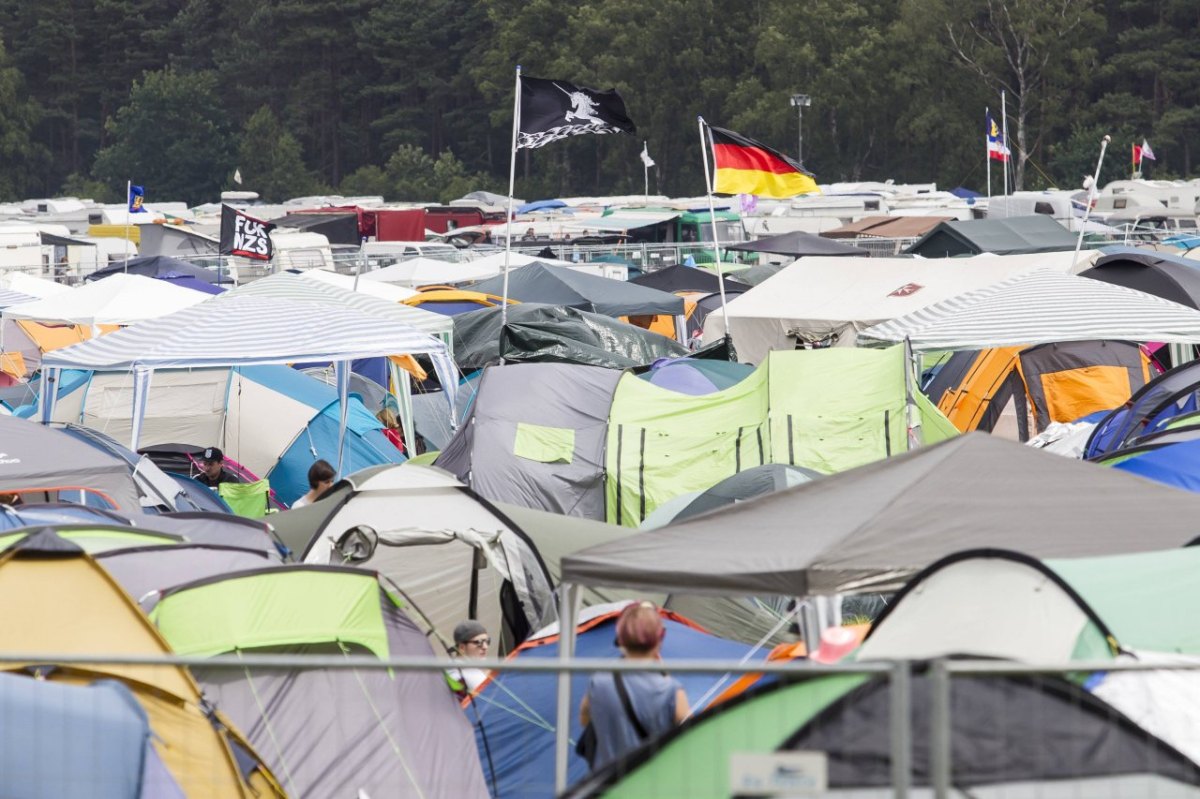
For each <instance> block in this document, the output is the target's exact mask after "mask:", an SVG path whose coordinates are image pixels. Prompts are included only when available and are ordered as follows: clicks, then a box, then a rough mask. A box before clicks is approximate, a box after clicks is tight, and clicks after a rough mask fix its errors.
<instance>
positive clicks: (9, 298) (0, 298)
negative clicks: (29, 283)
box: [0, 288, 37, 308]
mask: <svg viewBox="0 0 1200 799" xmlns="http://www.w3.org/2000/svg"><path fill="white" fill-rule="evenodd" d="M36 299H37V297H31V296H30V295H28V294H22V293H21V292H19V291H13V290H12V289H5V288H0V308H8V307H9V306H11V305H21V304H22V303H26V302H33V301H34V300H36Z"/></svg>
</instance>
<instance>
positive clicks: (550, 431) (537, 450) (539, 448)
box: [513, 422, 575, 463]
mask: <svg viewBox="0 0 1200 799" xmlns="http://www.w3.org/2000/svg"><path fill="white" fill-rule="evenodd" d="M513 454H514V455H516V456H517V457H518V458H525V459H526V460H531V461H537V462H538V463H570V462H571V461H573V460H574V459H575V431H574V430H572V429H570V428H568V427H543V426H542V425H538V424H529V423H528V422H518V423H517V435H516V439H515V440H514V441H513Z"/></svg>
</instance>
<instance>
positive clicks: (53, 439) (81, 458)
mask: <svg viewBox="0 0 1200 799" xmlns="http://www.w3.org/2000/svg"><path fill="white" fill-rule="evenodd" d="M67 491H71V492H74V493H73V494H72V496H75V495H77V494H78V493H79V492H80V491H83V492H85V493H89V494H93V495H96V496H100V497H103V498H104V499H106V500H107V501H108V502H109V504H110V505H112V506H113V507H116V508H120V509H121V510H124V511H126V512H130V513H133V512H137V511H138V510H139V509H140V507H141V506H140V502H139V500H138V490H137V486H136V484H135V483H134V480H133V476H132V475H131V473H130V468H129V466H128V465H127V464H126V463H125V461H123V460H122V459H121V458H120V457H117V456H115V455H112V454H109V453H107V452H104V451H102V450H100V449H98V448H96V447H93V446H91V445H90V444H86V443H84V442H82V441H79V440H77V439H75V438H73V437H71V436H69V435H67V434H66V433H63V432H61V431H59V430H52V429H50V428H47V427H43V426H42V425H39V424H35V423H33V422H30V421H28V420H26V419H20V418H17V417H15V416H0V494H11V493H21V494H23V495H25V501H27V502H28V501H31V500H32V499H34V498H36V499H38V500H40V501H46V502H51V501H55V500H57V499H60V498H63V497H64V492H67Z"/></svg>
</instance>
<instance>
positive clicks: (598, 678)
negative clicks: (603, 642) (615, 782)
mask: <svg viewBox="0 0 1200 799" xmlns="http://www.w3.org/2000/svg"><path fill="white" fill-rule="evenodd" d="M666 633H667V631H666V628H664V627H663V623H662V617H661V616H660V615H659V612H658V608H657V607H656V606H655V605H654V603H653V602H634V603H632V604H630V605H627V606H626V607H625V609H624V610H623V611H621V615H620V617H619V618H618V619H617V646H619V647H620V648H621V653H622V654H621V656H622V657H623V658H624V659H625V660H629V661H637V662H646V663H655V662H660V661H661V660H662V642H663V638H664V637H665V636H666ZM622 694H624V696H622ZM690 713H691V709H690V708H689V706H688V698H687V693H686V692H684V690H683V686H682V685H680V684H679V681H678V680H676V679H675V678H674V677H671V676H670V675H668V674H667V673H666V672H662V671H658V672H654V671H628V672H621V673H618V672H603V671H602V672H597V673H595V674H593V675H592V679H591V681H590V682H589V683H588V689H587V693H586V694H584V697H583V703H582V704H581V705H580V706H579V720H580V722H581V723H582V724H583V726H584V727H587V726H588V724H589V723H590V724H592V725H593V726H594V727H595V732H596V750H595V755H594V757H593V759H592V763H591V766H592V768H600V767H601V766H604V765H605V764H607V763H610V762H612V761H614V760H616V759H617V758H619V757H620V756H621V755H623V754H624V753H625V752H628V751H630V750H633V749H636V748H637V747H639V746H641V745H642V744H643V743H645V742H646V741H648V740H650V739H652V738H656V737H658V736H660V735H662V734H664V733H666V732H667V731H669V730H670V729H671V728H673V727H674V726H675V725H677V724H680V723H682V722H683V720H684V719H686V718H687V717H688V714H690Z"/></svg>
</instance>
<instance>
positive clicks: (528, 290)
mask: <svg viewBox="0 0 1200 799" xmlns="http://www.w3.org/2000/svg"><path fill="white" fill-rule="evenodd" d="M471 290H472V291H479V292H483V293H484V294H495V295H496V296H497V297H499V296H501V295H502V294H503V292H504V276H503V275H498V276H497V277H493V278H488V279H487V280H483V281H480V282H479V283H476V284H475V285H473V286H471ZM508 296H509V298H510V299H514V300H518V301H520V302H523V303H524V302H539V303H546V304H548V305H566V306H569V307H571V308H579V309H580V310H583V311H591V312H592V313H598V314H604V315H605V316H631V315H654V314H681V313H683V300H682V299H680V298H679V297H676V296H675V295H674V294H668V293H667V292H665V291H659V290H658V289H652V288H647V287H645V286H639V285H636V284H633V283H627V282H625V281H622V280H612V279H611V278H607V277H599V276H597V275H589V274H585V273H583V272H577V271H575V270H573V269H571V268H570V267H567V266H551V265H549V264H545V263H541V262H540V261H534V262H533V263H531V264H527V265H526V266H522V267H520V268H518V269H513V270H512V271H510V272H509V273H508Z"/></svg>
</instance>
